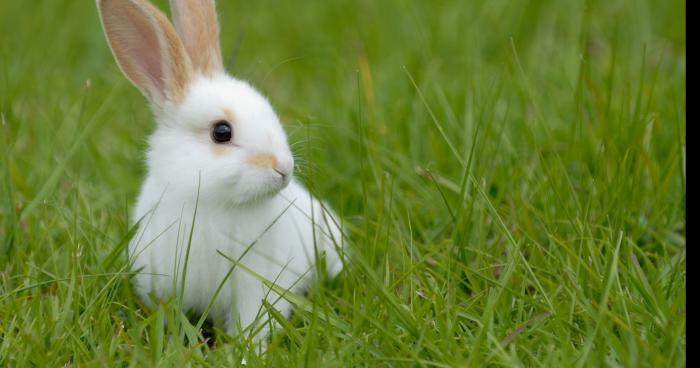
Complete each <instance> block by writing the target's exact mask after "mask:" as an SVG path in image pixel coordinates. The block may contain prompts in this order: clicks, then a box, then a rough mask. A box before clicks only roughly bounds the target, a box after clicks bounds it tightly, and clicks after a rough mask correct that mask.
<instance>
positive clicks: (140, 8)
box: [97, 0, 192, 109]
mask: <svg viewBox="0 0 700 368" xmlns="http://www.w3.org/2000/svg"><path fill="white" fill-rule="evenodd" d="M97 8H98V9H99V12H100V19H101V20H102V27H103V28H104V32H105V35H106V36H107V41H108V42H109V46H110V48H111V49H112V53H113V54H114V58H115V59H116V60H117V64H119V67H120V68H121V70H122V72H123V73H124V75H126V77H127V78H128V79H129V80H130V81H131V82H132V83H133V84H134V85H136V87H138V89H139V90H141V92H142V93H143V94H144V95H146V97H148V99H149V100H150V102H151V104H152V105H153V106H154V107H156V108H158V109H160V108H162V107H163V105H164V104H165V102H166V101H172V102H175V103H177V102H181V100H182V99H183V98H184V95H185V90H186V88H187V84H188V83H189V82H190V78H191V77H192V64H191V61H190V58H189V56H188V55H187V52H186V51H185V48H184V46H183V44H182V41H181V40H180V38H179V37H178V35H177V33H176V32H175V29H173V26H172V25H171V24H170V22H168V19H167V18H166V17H165V15H163V13H162V12H161V11H160V10H158V9H156V8H155V7H154V6H153V5H151V4H150V3H149V2H148V1H145V0H97Z"/></svg>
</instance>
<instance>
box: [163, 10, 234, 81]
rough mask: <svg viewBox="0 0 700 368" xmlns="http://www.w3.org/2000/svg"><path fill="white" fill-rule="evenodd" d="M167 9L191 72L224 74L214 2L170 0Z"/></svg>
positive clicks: (209, 74) (208, 74)
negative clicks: (189, 61) (187, 58)
mask: <svg viewBox="0 0 700 368" xmlns="http://www.w3.org/2000/svg"><path fill="white" fill-rule="evenodd" d="M170 9H171V11H172V13H173V24H174V25H175V30H177V32H178V34H179V35H180V38H181V39H182V43H183V44H184V45H185V49H187V52H188V54H189V55H190V59H191V60H192V65H193V66H194V69H196V70H197V71H199V72H200V73H202V74H204V75H205V76H212V75H213V74H216V73H217V72H223V70H224V66H223V62H222V59H221V46H220V45H219V21H218V19H217V17H216V3H215V0H170Z"/></svg>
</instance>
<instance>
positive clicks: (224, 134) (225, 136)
mask: <svg viewBox="0 0 700 368" xmlns="http://www.w3.org/2000/svg"><path fill="white" fill-rule="evenodd" d="M232 137H233V128H231V124H229V122H228V121H224V120H222V121H217V122H216V123H214V126H213V127H212V128H211V139H212V140H213V141H214V142H215V143H226V142H230V141H231V138H232Z"/></svg>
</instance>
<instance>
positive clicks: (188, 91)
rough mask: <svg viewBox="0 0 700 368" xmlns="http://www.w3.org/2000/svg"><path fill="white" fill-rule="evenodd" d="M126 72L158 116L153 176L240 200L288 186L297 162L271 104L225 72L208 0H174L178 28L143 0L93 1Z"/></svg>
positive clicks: (183, 188)
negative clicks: (95, 2)
mask: <svg viewBox="0 0 700 368" xmlns="http://www.w3.org/2000/svg"><path fill="white" fill-rule="evenodd" d="M97 5H98V9H99V11H100V17H101V19H102V25H103V28H104V32H105V35H106V36H107V40H108V42H109V45H110V47H111V49H112V52H113V54H114V58H115V59H116V61H117V63H118V64H119V67H120V68H121V70H122V72H123V73H124V75H125V76H126V77H127V78H128V79H129V80H130V81H131V82H132V83H133V84H134V85H135V86H136V87H137V88H138V89H139V90H140V91H141V92H142V93H143V94H144V95H145V96H146V97H147V98H148V100H149V102H150V104H151V108H152V110H153V112H154V115H155V116H156V120H157V121H158V126H157V129H156V131H155V132H154V134H153V135H152V137H151V139H150V148H149V154H148V165H149V180H156V181H159V182H160V183H161V184H163V186H164V187H168V188H169V190H172V191H175V192H182V194H183V195H185V196H191V195H197V193H199V196H200V199H203V200H212V201H215V202H218V203H222V204H245V203H251V202H254V201H256V200H258V199H261V198H266V197H269V196H271V195H274V194H276V193H278V192H279V191H280V190H281V189H283V188H284V187H285V186H286V185H287V184H289V182H290V180H291V177H292V171H293V167H294V160H293V157H292V154H291V151H290V149H289V145H288V144H287V137H286V135H285V132H284V130H283V129H282V126H281V125H280V122H279V119H278V117H277V115H276V114H275V112H274V110H273V109H272V107H271V106H270V103H269V102H268V101H267V99H266V98H265V97H263V96H262V95H261V94H260V93H259V92H257V91H256V90H255V89H254V88H253V87H251V86H250V85H249V84H248V83H246V82H244V81H241V80H238V79H235V78H232V77H231V76H229V75H227V73H226V71H225V70H224V66H223V63H222V58H221V50H220V47H219V26H218V21H217V16H216V9H215V4H214V0H170V6H171V9H172V13H173V23H174V25H175V26H174V27H173V26H172V25H171V24H170V22H169V21H168V19H167V17H166V16H165V15H164V14H163V13H162V12H161V11H159V10H158V9H157V8H155V7H154V6H153V5H151V4H150V3H149V2H148V1H146V0H97Z"/></svg>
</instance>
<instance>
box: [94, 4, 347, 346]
mask: <svg viewBox="0 0 700 368" xmlns="http://www.w3.org/2000/svg"><path fill="white" fill-rule="evenodd" d="M97 7H98V10H99V14H100V20H101V23H102V28H103V30H104V33H105V35H106V38H107V41H108V44H109V46H110V49H111V51H112V53H113V56H114V58H115V60H116V62H117V64H118V65H119V68H120V69H121V71H122V72H123V74H124V75H125V76H126V77H127V79H129V80H130V81H131V82H132V83H133V84H134V85H135V86H136V87H137V88H138V89H139V90H140V91H141V92H142V93H143V94H144V95H145V97H146V98H147V100H148V101H149V103H150V107H151V110H152V112H153V114H154V117H155V120H156V122H157V124H156V129H155V131H154V132H153V133H152V135H151V136H150V139H149V141H148V143H149V148H148V152H147V159H146V163H147V174H146V178H145V180H144V182H143V185H142V187H141V191H140V194H139V196H138V199H137V203H136V206H135V209H134V212H133V217H134V219H136V220H137V225H138V230H137V231H136V234H135V235H134V237H133V238H132V240H130V242H129V245H128V255H129V260H130V262H131V267H132V271H133V272H134V273H135V276H134V280H133V285H134V290H135V291H136V294H137V295H138V297H139V298H141V299H142V300H143V301H144V302H145V303H146V305H151V306H152V305H153V303H157V302H158V301H161V300H165V299H169V298H171V299H172V298H177V299H176V300H181V301H182V308H183V309H185V310H186V311H190V312H194V313H200V314H202V313H205V312H208V318H209V319H210V320H212V322H213V324H214V325H215V326H217V327H221V328H222V329H223V330H224V331H226V333H228V334H230V335H236V334H238V333H240V332H241V331H248V332H251V334H253V333H255V332H256V331H257V334H255V335H254V336H253V341H255V342H261V341H262V340H263V339H264V337H265V336H267V335H269V332H270V325H271V323H266V321H269V320H271V319H270V318H269V316H268V314H267V312H266V311H267V309H266V307H265V306H264V305H263V301H267V302H269V303H270V304H271V305H272V306H273V307H274V308H275V309H277V310H278V311H279V312H280V313H281V314H282V315H284V316H285V317H287V318H288V317H289V316H290V314H291V311H292V306H291V304H290V303H289V302H288V301H287V299H285V298H284V296H283V295H281V294H284V293H286V292H293V293H302V292H303V291H304V290H305V289H306V288H308V287H309V286H310V285H311V283H312V282H313V281H314V280H317V279H318V278H319V276H324V277H328V278H333V277H335V276H336V275H337V274H338V273H339V272H340V271H341V270H342V269H343V260H342V257H341V254H342V235H343V234H342V227H341V224H340V221H339V218H338V217H337V215H336V214H334V213H333V212H332V211H331V210H330V209H329V208H328V206H326V205H325V204H324V203H323V202H321V201H319V200H317V199H315V198H313V197H312V196H311V195H310V194H309V192H308V191H307V190H306V189H305V188H304V187H303V186H302V185H301V184H299V183H298V182H297V181H296V180H295V179H294V178H293V169H294V158H293V155H292V152H291V150H290V148H289V145H288V143H287V137H286V134H285V132H284V130H283V128H282V126H281V124H280V120H279V118H278V117H277V115H276V114H275V111H274V110H273V108H272V106H271V105H270V102H268V100H267V99H266V98H265V97H263V95H262V94H260V93H259V92H258V91H257V90H256V89H254V88H253V87H252V86H251V85H250V84H248V83H247V82H245V81H242V80H239V79H235V78H233V77H231V76H229V75H228V74H227V73H226V71H225V69H224V66H223V62H222V56H221V51H220V46H219V25H218V20H217V13H216V7H215V2H214V0H170V7H171V10H172V13H173V23H172V24H171V23H170V22H169V21H168V18H167V17H166V16H165V15H164V14H163V13H162V12H161V11H160V10H158V9H157V8H156V7H155V6H153V5H152V4H151V3H150V2H148V0H97ZM321 265H323V266H325V267H321ZM234 266H235V267H234ZM231 270H232V272H231ZM229 273H230V275H228V274H229ZM227 275H228V278H227ZM261 278H263V279H266V280H268V281H271V282H274V284H275V285H277V286H278V288H275V287H272V288H271V287H270V285H269V284H268V285H267V286H266V285H265V284H264V283H263V282H262V280H261ZM219 285H223V286H222V287H221V288H220V290H219V291H218V292H217V289H219ZM210 302H211V304H210ZM262 344H264V342H262Z"/></svg>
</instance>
